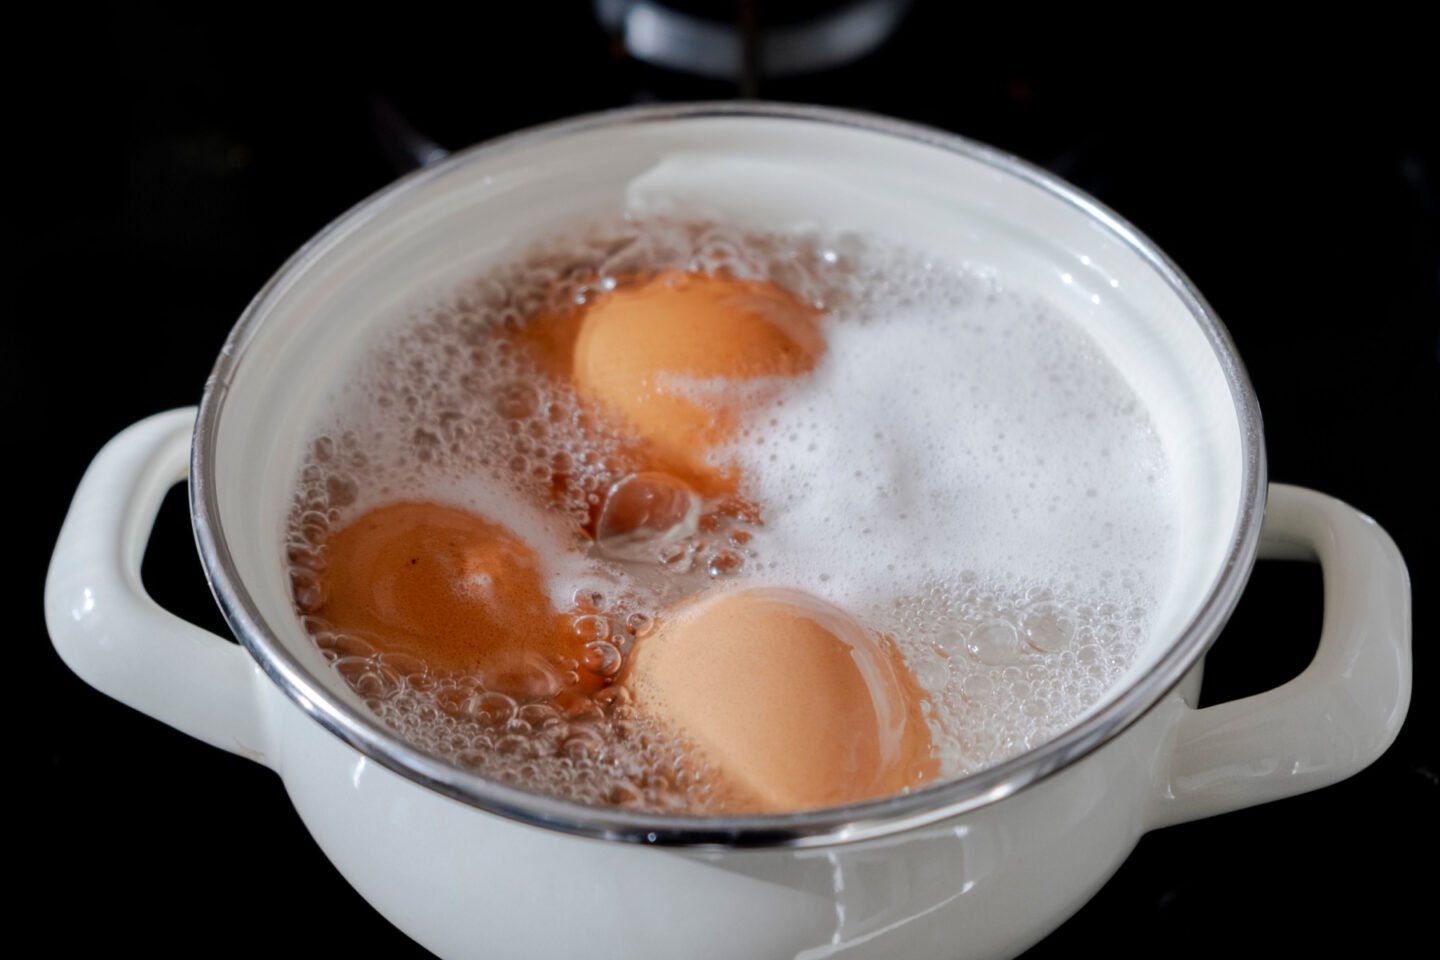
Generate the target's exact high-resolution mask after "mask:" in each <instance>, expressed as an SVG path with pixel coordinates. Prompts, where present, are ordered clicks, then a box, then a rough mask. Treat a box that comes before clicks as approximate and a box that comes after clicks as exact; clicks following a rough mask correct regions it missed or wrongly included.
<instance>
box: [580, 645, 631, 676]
mask: <svg viewBox="0 0 1440 960" xmlns="http://www.w3.org/2000/svg"><path fill="white" fill-rule="evenodd" d="M621 660H622V657H621V655H620V648H619V647H617V646H615V645H614V644H613V643H606V642H605V641H604V640H593V641H591V642H590V643H587V644H585V655H584V657H583V658H582V659H581V661H580V662H581V663H583V664H584V665H585V669H586V670H589V671H590V672H591V673H593V674H595V675H597V676H601V677H613V676H615V674H617V673H619V672H620V663H621Z"/></svg>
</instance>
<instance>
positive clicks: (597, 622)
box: [572, 613, 610, 643]
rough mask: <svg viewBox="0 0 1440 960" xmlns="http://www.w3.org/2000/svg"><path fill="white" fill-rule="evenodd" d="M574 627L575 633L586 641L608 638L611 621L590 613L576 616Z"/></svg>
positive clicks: (591, 641)
mask: <svg viewBox="0 0 1440 960" xmlns="http://www.w3.org/2000/svg"><path fill="white" fill-rule="evenodd" d="M572 627H573V628H574V630H575V635H576V636H577V637H579V638H580V639H581V640H583V641H585V642H586V643H593V642H597V641H602V640H608V639H609V637H610V621H609V620H607V619H605V618H604V617H602V616H600V615H598V614H594V613H588V614H586V615H584V616H582V617H576V618H575V620H574V621H573V623H572Z"/></svg>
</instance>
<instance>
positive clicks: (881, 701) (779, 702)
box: [621, 588, 938, 813]
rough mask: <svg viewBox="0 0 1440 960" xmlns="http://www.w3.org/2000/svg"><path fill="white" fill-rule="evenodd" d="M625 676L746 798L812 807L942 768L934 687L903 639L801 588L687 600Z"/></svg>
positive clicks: (912, 782) (722, 781)
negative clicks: (932, 728)
mask: <svg viewBox="0 0 1440 960" xmlns="http://www.w3.org/2000/svg"><path fill="white" fill-rule="evenodd" d="M621 682H622V683H624V684H625V685H626V686H628V688H629V689H630V691H631V693H632V694H633V696H634V698H635V703H636V705H637V706H638V707H640V709H641V710H643V711H644V712H646V713H647V714H649V715H651V716H653V717H656V718H659V719H660V720H661V721H662V722H663V723H665V724H667V725H668V726H670V727H671V728H672V729H673V730H675V731H676V732H677V733H679V734H680V735H682V736H683V737H685V738H686V740H688V741H689V742H690V743H691V744H693V745H694V748H695V749H696V750H697V751H699V753H700V754H701V755H702V756H703V757H704V759H705V760H706V762H707V763H708V764H709V765H710V767H711V769H712V770H713V771H714V773H715V774H716V775H717V776H718V778H719V789H720V792H721V794H722V795H723V796H724V798H725V806H726V808H727V809H728V810H731V811H733V812H746V813H778V812H784V811H793V810H808V809H814V808H817V807H825V806H835V805H841V804H847V803H854V802H858V801H861V800H868V799H873V798H876V797H881V796H886V795H889V794H894V793H899V792H901V791H903V790H905V789H906V788H908V787H914V786H917V785H919V784H921V783H924V782H926V781H928V780H930V779H932V778H933V777H934V776H935V774H936V772H937V769H938V768H937V764H936V763H935V761H934V760H933V759H932V756H931V754H932V751H931V741H930V732H929V728H928V726H927V725H926V722H925V718H924V712H923V706H922V704H923V703H924V700H925V697H924V694H923V693H922V692H921V691H920V688H919V686H918V685H917V684H916V682H915V680H914V678H913V676H911V674H910V671H909V670H908V668H907V667H906V666H905V664H904V662H903V660H902V659H901V658H900V656H899V654H898V652H897V651H896V650H895V648H894V646H893V645H892V644H891V643H890V642H889V641H888V640H886V639H885V638H883V637H881V636H879V635H877V634H874V633H872V632H870V631H867V630H865V629H864V628H862V627H861V626H860V625H859V624H858V623H856V622H855V621H854V620H853V619H852V618H851V617H850V616H849V615H848V614H846V613H845V612H844V611H843V610H840V609H839V608H838V607H835V606H833V605H831V604H829V603H826V602H825V601H823V600H820V599H818V598H816V597H812V596H809V595H808V594H804V593H801V592H799V591H795V590H788V589H779V588H752V589H747V590H734V591H726V592H722V593H720V594H719V595H717V596H714V597H710V598H707V599H702V600H698V601H691V602H688V603H683V604H681V605H680V606H679V607H677V608H675V609H673V610H672V611H670V613H669V614H668V615H667V616H666V617H665V618H663V620H662V622H661V624H660V626H659V628H658V629H657V630H656V631H655V633H653V634H652V635H650V636H649V637H646V638H645V639H643V640H642V641H640V642H639V643H637V645H636V647H635V650H634V651H633V652H632V654H631V658H630V661H629V664H628V665H627V667H626V670H625V673H624V674H623V675H622V677H621Z"/></svg>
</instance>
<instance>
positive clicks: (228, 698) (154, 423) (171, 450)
mask: <svg viewBox="0 0 1440 960" xmlns="http://www.w3.org/2000/svg"><path fill="white" fill-rule="evenodd" d="M195 415H196V411H195V408H194V407H189V408H186V409H183V410H171V411H170V412H169V413H161V414H157V415H156V416H153V417H150V418H148V419H145V420H141V421H140V422H139V423H136V424H134V425H133V426H130V427H128V428H126V429H125V430H123V431H121V432H120V433H119V434H118V435H117V436H115V438H114V439H112V440H111V441H110V442H109V443H107V444H106V445H105V446H104V447H103V448H102V449H101V451H100V452H99V453H98V454H97V455H96V456H95V459H94V461H93V462H91V464H90V468H89V469H88V470H86V471H85V476H84V478H82V479H81V481H80V487H79V489H78V490H76V491H75V499H74V500H73V501H72V502H71V504H70V512H69V513H68V514H67V515H66V517H65V523H64V525H63V526H62V527H61V528H60V538H59V540H58V541H57V542H56V544H55V553H54V554H53V555H52V556H51V558H50V570H49V573H48V574H47V576H46V579H45V623H46V626H47V627H48V628H49V631H50V639H51V642H53V643H54V644H55V649H56V651H57V652H58V653H59V654H60V658H61V659H62V660H64V661H65V664H66V666H68V667H69V668H70V669H71V670H73V671H75V673H77V674H78V675H79V676H80V678H81V679H83V680H84V681H85V682H86V683H88V684H90V685H91V686H93V687H95V688H96V689H97V690H99V691H100V692H101V693H104V694H106V695H108V696H111V697H114V698H115V699H116V700H119V701H121V702H122V703H125V704H128V705H129V706H131V707H134V708H135V709H136V710H139V711H140V712H141V713H145V714H149V715H150V716H152V717H154V718H155V719H157V720H161V721H163V722H165V723H168V724H169V725H170V726H172V727H175V728H176V729H178V730H181V731H183V732H185V733H188V734H190V735H191V736H192V737H198V738H199V739H201V740H204V741H205V742H206V743H209V744H213V745H214V746H217V747H223V748H224V749H226V750H229V751H231V752H232V753H238V754H240V755H241V756H244V757H249V758H250V759H252V760H256V761H259V762H262V763H263V762H265V753H266V751H265V749H264V744H265V742H266V737H265V734H264V724H263V720H262V717H261V711H260V703H261V701H260V686H259V684H261V683H263V682H264V679H263V675H262V674H261V672H260V669H259V667H258V666H257V665H256V663H255V661H254V660H253V659H251V657H250V655H249V654H248V653H247V652H246V651H245V650H244V648H242V647H240V646H239V645H237V644H234V643H231V642H229V641H227V640H224V639H222V638H220V637H217V636H215V635H214V634H212V633H209V632H207V631H205V630H201V629H200V628H199V627H196V626H193V625H192V624H189V623H186V622H185V621H184V620H181V619H180V618H179V617H177V616H175V615H174V614H172V613H170V612H168V611H166V610H164V609H162V608H161V607H160V605H159V604H157V603H156V602H155V601H154V600H152V599H150V596H149V595H148V594H147V593H146V592H145V588H144V586H143V585H142V584H141V582H140V560H141V558H142V557H143V555H144V553H145V544H146V542H147V541H148V540H149V539H150V530H151V528H152V527H153V526H154V524H155V516H156V514H157V513H159V511H160V502H161V500H162V499H164V496H165V493H166V492H167V491H168V490H169V489H170V488H171V487H172V486H174V485H175V484H176V483H179V482H180V481H181V480H184V479H185V476H186V466H187V464H188V463H189V459H190V435H191V431H192V429H193V427H194V423H195Z"/></svg>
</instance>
